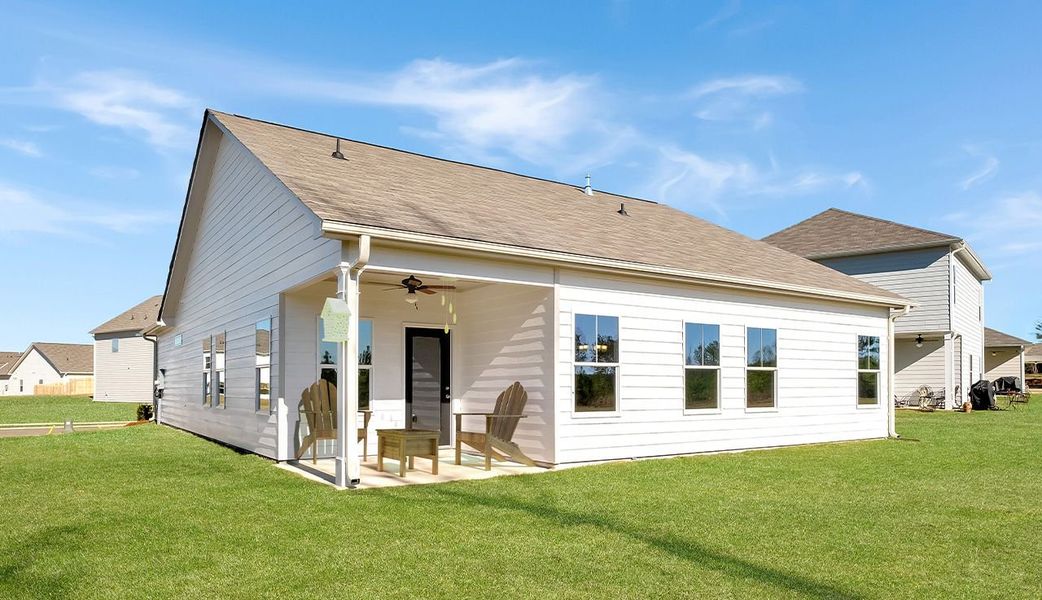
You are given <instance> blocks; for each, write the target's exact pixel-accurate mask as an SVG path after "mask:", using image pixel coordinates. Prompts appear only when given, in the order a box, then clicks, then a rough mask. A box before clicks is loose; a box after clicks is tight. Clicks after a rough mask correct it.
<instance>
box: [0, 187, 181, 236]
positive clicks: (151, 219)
mask: <svg viewBox="0 0 1042 600" xmlns="http://www.w3.org/2000/svg"><path fill="white" fill-rule="evenodd" d="M0 214H3V215H4V218H3V219H0V239H3V238H4V237H8V236H14V235H18V234H51V235H60V236H66V237H76V238H86V239H96V234H97V233H99V231H100V232H104V233H132V232H136V231H138V230H139V229H140V228H142V227H150V226H154V225H157V224H163V223H170V222H174V221H176V216H175V215H171V214H168V213H163V212H137V211H125V210H117V209H112V208H106V207H101V206H98V205H97V204H91V205H90V207H89V209H87V208H76V207H73V206H63V205H61V204H59V203H57V202H55V201H51V200H45V199H43V198H41V197H40V196H39V195H38V194H36V193H33V192H31V191H28V190H25V189H22V188H18V187H15V186H12V185H8V184H5V183H2V182H0Z"/></svg>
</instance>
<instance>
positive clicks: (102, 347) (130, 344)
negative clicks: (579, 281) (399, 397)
mask: <svg viewBox="0 0 1042 600" xmlns="http://www.w3.org/2000/svg"><path fill="white" fill-rule="evenodd" d="M162 301H163V297H162V296H152V297H151V298H148V299H147V300H144V301H143V302H140V303H139V304H137V305H135V306H134V307H132V308H130V309H127V310H126V311H124V312H122V313H120V314H119V315H116V316H115V317H113V318H111V319H109V320H108V321H105V322H104V323H102V324H101V325H99V326H97V327H95V328H94V329H93V330H91V332H90V334H91V335H92V336H94V400H96V401H100V402H133V403H136V404H151V403H152V391H153V387H152V384H153V381H154V380H155V354H156V344H155V341H154V339H153V338H149V337H147V336H145V335H144V332H145V331H146V330H148V329H151V328H152V327H154V326H155V324H156V319H157V317H158V315H159V305H160V303H162Z"/></svg>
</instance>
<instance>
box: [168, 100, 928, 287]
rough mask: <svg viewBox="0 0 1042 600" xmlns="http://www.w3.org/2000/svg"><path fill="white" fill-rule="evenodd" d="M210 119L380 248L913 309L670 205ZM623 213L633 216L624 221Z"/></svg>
mask: <svg viewBox="0 0 1042 600" xmlns="http://www.w3.org/2000/svg"><path fill="white" fill-rule="evenodd" d="M207 118H208V119H213V120H214V121H215V122H216V123H218V124H219V126H220V127H221V128H222V129H223V130H224V131H226V132H227V133H230V134H231V135H232V136H234V137H235V138H236V139H238V140H239V141H240V142H241V143H242V144H243V145H244V146H245V147H246V149H247V150H248V151H249V152H251V153H253V154H254V155H255V156H256V157H257V158H258V159H259V160H260V162H261V163H262V164H263V165H264V166H265V167H267V168H268V169H269V170H270V171H271V172H272V173H273V174H274V175H275V176H276V177H277V178H278V179H279V180H280V181H282V183H283V184H285V186H286V187H287V188H288V189H289V190H290V191H291V192H292V193H293V194H295V195H296V196H297V197H298V198H299V199H300V200H301V201H302V202H303V203H304V205H305V206H307V207H308V208H309V209H310V210H311V211H312V212H314V213H315V214H316V215H317V216H318V217H319V218H320V219H322V220H323V227H326V226H327V225H328V224H330V223H333V224H336V225H344V226H351V227H363V228H365V231H366V232H370V233H371V234H372V235H373V237H374V238H376V239H379V238H380V236H381V235H384V236H386V237H388V238H391V237H392V236H394V235H399V236H404V235H410V236H414V235H419V236H421V237H422V238H423V239H422V242H423V243H434V241H440V240H449V241H451V240H460V242H459V244H464V243H465V244H470V245H472V246H480V248H478V249H487V250H489V251H492V250H491V249H495V250H496V251H498V252H501V253H503V254H507V253H508V252H509V251H512V252H516V253H518V254H520V253H521V252H522V251H524V252H527V253H529V254H528V255H530V256H534V255H536V254H538V255H539V257H542V256H544V255H545V256H547V257H548V258H547V259H548V260H560V261H562V262H574V263H576V264H592V265H601V263H610V268H616V269H618V268H625V269H630V270H632V271H636V272H641V271H644V272H651V273H655V274H658V275H665V276H670V277H676V278H678V279H680V278H688V279H696V280H700V281H705V282H708V283H719V284H723V285H729V286H737V287H750V288H755V289H767V290H770V291H776V292H780V293H786V292H788V293H800V294H810V295H817V296H822V297H830V298H842V299H847V300H857V301H861V302H870V303H873V304H880V305H889V306H905V305H909V304H912V303H911V302H910V301H908V300H906V299H904V298H902V297H901V296H899V295H897V294H895V293H893V292H890V291H887V290H883V289H881V288H878V287H875V286H873V285H870V284H868V283H865V282H862V281H859V280H857V279H854V278H853V277H848V276H847V275H844V274H842V273H839V272H837V271H834V270H832V269H829V268H827V267H824V266H822V265H819V264H816V263H813V262H810V261H807V260H804V259H802V258H800V257H798V256H795V255H793V254H790V253H788V252H785V251H783V250H780V249H778V248H777V247H774V246H771V245H770V244H766V243H764V242H760V241H757V240H753V239H750V238H748V237H746V236H743V235H741V234H739V233H737V232H734V231H731V230H728V229H725V228H723V227H720V226H717V225H714V224H712V223H709V222H708V221H705V220H703V219H699V218H697V217H694V216H692V215H690V214H687V213H685V212H682V211H679V210H676V209H673V208H670V207H668V206H665V205H663V204H658V203H655V202H650V201H646V200H640V199H635V198H630V197H627V196H620V195H616V194H610V193H607V192H601V191H597V192H596V193H595V194H593V195H592V196H591V195H587V194H585V193H584V191H583V188H582V187H578V186H575V185H571V184H565V183H559V182H555V181H548V180H545V179H538V178H535V177H528V176H523V175H518V174H515V173H509V172H505V171H501V170H497V169H493V168H488V167H481V166H475V165H471V164H465V163H459V162H454V161H450V160H444V159H439V158H433V157H429V156H423V155H419V154H414V153H411V152H406V151H402V150H395V149H391V148H386V147H382V146H376V145H372V144H366V143H362V142H356V141H350V140H343V139H342V138H341V140H342V141H341V143H340V150H341V152H342V153H343V154H344V157H345V160H338V159H336V158H333V157H331V156H330V154H331V153H332V152H333V149H334V146H335V143H336V140H337V138H336V137H334V136H329V135H324V134H320V133H315V132H311V131H303V130H300V129H295V128H291V127H287V126H284V125H277V124H273V123H267V122H263V121H257V120H253V119H249V118H245V117H240V116H235V115H229V114H225V113H219V112H213V111H207ZM206 123H207V121H206V120H204V129H205V126H206ZM622 205H625V212H626V213H627V214H626V215H622V214H620V212H619V211H620V207H621V206H622ZM186 226H191V225H186V224H185V223H182V225H181V227H182V228H184V227H186ZM432 240H433V241H432ZM468 247H469V246H468ZM175 252H176V251H175ZM175 258H176V254H175ZM172 266H173V265H172ZM603 266H609V265H603Z"/></svg>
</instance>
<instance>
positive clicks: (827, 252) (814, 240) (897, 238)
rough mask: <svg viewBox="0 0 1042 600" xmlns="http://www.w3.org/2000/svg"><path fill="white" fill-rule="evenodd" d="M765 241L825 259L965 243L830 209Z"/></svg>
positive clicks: (884, 220)
mask: <svg viewBox="0 0 1042 600" xmlns="http://www.w3.org/2000/svg"><path fill="white" fill-rule="evenodd" d="M763 241H765V242H768V243H771V244H774V245H775V246H778V247H779V248H782V249H785V250H788V251H789V252H792V253H793V254H799V255H800V256H804V257H806V258H825V257H828V256H837V255H841V254H861V253H865V254H868V253H872V252H886V251H891V250H900V249H905V248H909V247H916V246H921V247H928V246H942V245H945V244H953V243H956V242H960V241H962V240H961V239H960V238H959V237H957V236H954V235H948V234H946V233H938V232H936V231H930V230H928V229H920V228H918V227H912V226H910V225H902V224H901V223H895V222H893V221H887V220H886V219H878V218H876V217H869V216H866V215H859V214H857V213H852V212H848V211H845V210H840V209H838V208H830V209H828V210H826V211H824V212H821V213H818V214H816V215H814V216H813V217H810V218H809V219H806V220H804V221H800V222H799V223H796V224H795V225H793V226H791V227H788V228H786V229H782V230H781V231H779V232H777V233H772V234H771V235H769V236H767V237H765V238H763Z"/></svg>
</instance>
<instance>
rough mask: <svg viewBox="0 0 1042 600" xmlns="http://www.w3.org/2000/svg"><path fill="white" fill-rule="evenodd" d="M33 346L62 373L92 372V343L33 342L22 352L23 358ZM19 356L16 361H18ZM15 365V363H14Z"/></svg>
mask: <svg viewBox="0 0 1042 600" xmlns="http://www.w3.org/2000/svg"><path fill="white" fill-rule="evenodd" d="M33 348H36V350H37V351H38V352H39V353H40V354H41V355H42V356H43V357H44V358H45V359H46V360H47V362H49V363H51V366H53V367H54V368H55V370H56V371H58V372H59V373H61V374H62V375H64V374H66V373H75V374H77V375H81V374H91V373H94V344H58V343H52V342H33V343H32V345H31V346H29V348H28V349H27V350H26V351H25V352H23V353H22V357H23V358H24V357H25V356H27V355H28V354H29V352H31V351H32V349H33ZM21 361H22V359H21V358H20V359H19V360H18V362H19V363H20V362H21ZM16 366H17V363H16Z"/></svg>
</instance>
